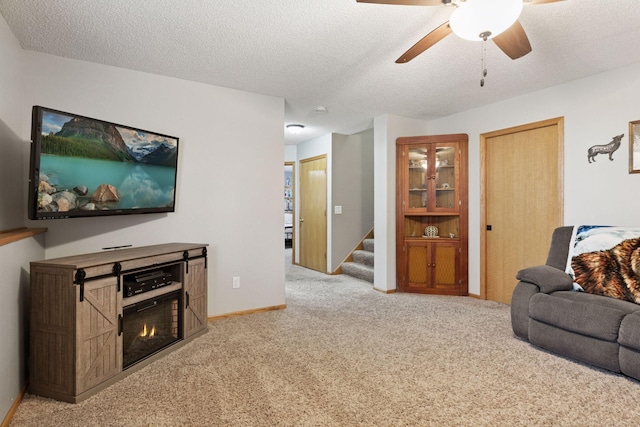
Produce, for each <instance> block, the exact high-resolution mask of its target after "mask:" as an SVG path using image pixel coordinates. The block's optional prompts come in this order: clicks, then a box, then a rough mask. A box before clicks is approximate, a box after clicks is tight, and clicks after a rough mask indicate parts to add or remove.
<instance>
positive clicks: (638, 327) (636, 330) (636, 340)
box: [618, 312, 640, 352]
mask: <svg viewBox="0 0 640 427" xmlns="http://www.w3.org/2000/svg"><path fill="white" fill-rule="evenodd" d="M618 342H619V343H620V344H621V345H623V346H625V347H628V348H632V349H634V350H636V351H639V352H640V312H635V313H632V314H630V315H628V316H625V318H624V319H622V323H621V324H620V333H619V334H618Z"/></svg>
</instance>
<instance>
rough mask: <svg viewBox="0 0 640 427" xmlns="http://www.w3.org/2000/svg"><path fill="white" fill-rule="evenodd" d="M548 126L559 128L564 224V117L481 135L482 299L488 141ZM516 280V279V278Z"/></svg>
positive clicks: (482, 288)
mask: <svg viewBox="0 0 640 427" xmlns="http://www.w3.org/2000/svg"><path fill="white" fill-rule="evenodd" d="M548 126H557V128H558V136H557V138H558V148H559V154H558V164H557V167H558V176H559V177H560V179H559V180H558V183H557V185H558V187H557V191H558V207H559V209H560V212H559V214H560V218H561V223H564V117H555V118H552V119H547V120H542V121H539V122H533V123H528V124H524V125H520V126H514V127H511V128H506V129H500V130H496V131H492V132H488V133H483V134H480V299H487V195H486V191H487V140H488V139H489V138H494V137H496V136H503V135H508V134H512V133H518V132H523V131H528V130H533V129H538V128H543V127H548ZM514 280H515V278H514Z"/></svg>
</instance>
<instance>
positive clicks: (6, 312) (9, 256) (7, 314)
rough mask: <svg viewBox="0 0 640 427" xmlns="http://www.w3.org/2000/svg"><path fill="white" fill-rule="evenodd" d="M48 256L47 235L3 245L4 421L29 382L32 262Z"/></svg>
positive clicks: (0, 366) (0, 373) (0, 364)
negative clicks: (45, 246) (45, 247)
mask: <svg viewBox="0 0 640 427" xmlns="http://www.w3.org/2000/svg"><path fill="white" fill-rule="evenodd" d="M43 256H44V235H42V234H40V235H38V236H36V237H30V238H27V239H24V240H20V241H17V242H13V243H10V244H8V245H4V246H0V274H2V280H1V281H0V294H1V295H2V296H1V297H0V324H1V325H2V329H1V332H0V342H2V345H0V378H2V380H1V381H0V419H3V418H4V417H5V415H6V414H7V413H8V412H9V409H10V408H11V405H12V404H13V402H14V400H15V398H16V397H17V396H18V394H19V392H20V390H21V389H22V387H24V385H25V383H26V379H27V353H28V343H29V321H28V320H29V262H30V261H32V260H33V259H34V257H43Z"/></svg>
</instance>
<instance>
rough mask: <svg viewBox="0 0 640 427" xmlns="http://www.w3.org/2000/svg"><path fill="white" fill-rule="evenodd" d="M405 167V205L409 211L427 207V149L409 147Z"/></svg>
mask: <svg viewBox="0 0 640 427" xmlns="http://www.w3.org/2000/svg"><path fill="white" fill-rule="evenodd" d="M405 158H406V159H407V160H406V161H407V165H406V167H407V168H408V171H409V174H408V178H409V180H408V187H407V190H408V192H409V194H408V195H407V196H408V197H407V199H406V200H407V203H408V206H407V207H408V208H409V209H420V208H426V207H427V203H428V200H427V174H428V168H429V162H428V158H427V149H426V148H425V147H415V148H414V147H410V148H409V150H408V155H407V156H406V157H405Z"/></svg>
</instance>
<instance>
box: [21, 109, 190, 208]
mask: <svg viewBox="0 0 640 427" xmlns="http://www.w3.org/2000/svg"><path fill="white" fill-rule="evenodd" d="M31 138H32V143H31V162H30V171H29V209H28V211H29V218H30V219H55V218H72V217H86V216H102V215H125V214H138V213H158V212H173V211H174V207H175V196H176V194H175V193H176V178H177V170H178V138H176V137H174V136H168V135H162V134H159V133H155V132H149V131H146V130H142V129H136V128H133V127H130V126H123V125H118V124H115V123H110V122H105V121H103V120H96V119H91V118H89V117H84V116H80V115H77V114H72V113H65V112H63V111H58V110H53V109H50V108H44V107H40V106H34V107H33V112H32V131H31Z"/></svg>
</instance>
